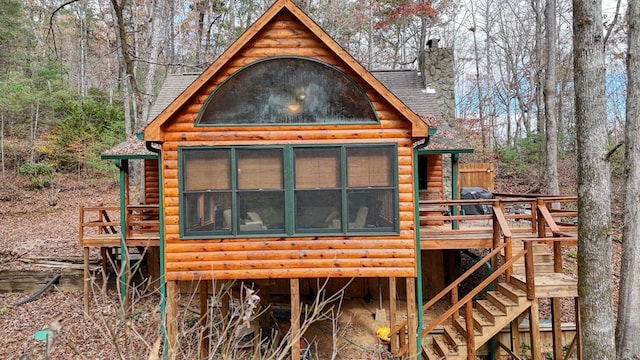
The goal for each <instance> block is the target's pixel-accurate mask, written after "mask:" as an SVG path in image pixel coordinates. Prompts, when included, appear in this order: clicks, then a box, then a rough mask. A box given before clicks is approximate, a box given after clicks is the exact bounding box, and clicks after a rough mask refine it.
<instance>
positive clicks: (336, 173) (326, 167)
mask: <svg viewBox="0 0 640 360" xmlns="http://www.w3.org/2000/svg"><path fill="white" fill-rule="evenodd" d="M397 157H398V150H397V144H396V143H388V144H380V143H373V144H369V143H366V144H337V145H333V144H331V145H317V144H316V145H315V146H310V145H281V146H221V147H211V146H193V147H184V146H181V147H179V148H178V158H179V161H178V177H179V181H178V186H179V192H180V197H179V208H180V234H181V238H183V239H207V238H212V237H213V238H228V237H264V236H273V235H278V236H322V235H326V236H335V235H337V234H358V235H367V234H370V235H381V234H398V232H399V207H398V198H399V197H398V196H399V195H398V163H397ZM297 158H299V159H300V161H299V162H296V159H297ZM213 174H218V175H219V174H224V175H223V176H213Z"/></svg>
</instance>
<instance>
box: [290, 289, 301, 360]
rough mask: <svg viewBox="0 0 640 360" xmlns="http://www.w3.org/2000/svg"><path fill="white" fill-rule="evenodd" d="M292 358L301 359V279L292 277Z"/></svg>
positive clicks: (294, 359) (293, 359) (292, 359)
mask: <svg viewBox="0 0 640 360" xmlns="http://www.w3.org/2000/svg"><path fill="white" fill-rule="evenodd" d="M290 283H291V286H290V287H291V337H290V341H291V360H300V339H302V334H300V279H291V280H290Z"/></svg>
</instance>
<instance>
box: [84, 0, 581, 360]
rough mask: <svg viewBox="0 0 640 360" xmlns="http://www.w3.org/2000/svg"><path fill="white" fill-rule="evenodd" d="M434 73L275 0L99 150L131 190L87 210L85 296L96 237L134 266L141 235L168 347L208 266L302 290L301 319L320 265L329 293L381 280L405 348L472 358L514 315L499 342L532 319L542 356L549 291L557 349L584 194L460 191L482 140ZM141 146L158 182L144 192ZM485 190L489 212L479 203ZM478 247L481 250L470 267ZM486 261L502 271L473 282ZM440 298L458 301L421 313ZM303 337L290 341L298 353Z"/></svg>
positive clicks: (394, 331)
mask: <svg viewBox="0 0 640 360" xmlns="http://www.w3.org/2000/svg"><path fill="white" fill-rule="evenodd" d="M425 87H428V84H425V79H424V76H423V74H422V72H420V71H415V70H399V71H369V70H368V69H366V68H365V67H364V66H362V65H361V64H360V63H359V62H358V61H356V60H355V59H354V58H353V57H352V56H351V55H350V54H348V53H347V52H346V51H345V50H344V49H343V48H342V47H341V46H340V45H338V44H337V43H336V42H335V41H334V40H333V39H332V38H331V37H330V36H329V35H328V34H327V33H326V32H324V31H323V30H322V28H320V27H319V26H318V25H317V24H316V23H315V22H314V21H313V20H312V19H311V18H310V17H309V16H308V15H306V14H305V13H304V12H303V11H302V10H301V9H299V8H298V7H297V6H296V5H295V4H294V3H293V2H292V1H291V0H277V1H275V3H274V4H273V5H272V6H271V7H270V8H269V9H268V10H267V11H266V12H265V13H264V14H263V15H262V16H261V17H260V18H259V19H258V20H257V21H256V22H255V23H254V24H253V25H252V26H250V27H249V28H248V29H247V30H246V31H245V32H244V33H243V34H242V35H241V36H240V37H239V38H238V39H237V40H236V41H235V42H234V43H233V44H232V45H231V46H230V47H229V48H228V49H227V50H226V51H225V52H224V53H223V54H222V55H221V56H220V57H218V58H217V59H216V60H215V61H214V62H213V63H212V64H211V65H210V66H209V67H208V68H207V69H206V70H204V71H203V72H202V73H200V74H187V75H169V76H168V77H167V80H166V81H165V84H164V86H163V87H162V90H161V91H160V94H159V95H158V98H157V100H156V103H155V105H154V108H153V110H152V114H151V119H152V120H151V122H150V123H149V124H148V125H146V127H145V128H144V130H143V132H142V133H141V134H139V135H138V136H135V137H132V138H130V139H128V140H127V141H126V142H124V143H123V144H121V145H119V146H117V147H115V148H114V149H111V150H110V151H108V152H107V153H105V154H103V158H104V159H107V160H113V161H114V162H115V163H116V165H117V166H118V168H119V169H120V190H121V191H120V206H119V207H113V208H108V207H83V208H81V209H80V246H81V247H82V249H83V251H84V257H85V278H86V280H87V281H85V311H88V307H89V299H88V296H87V294H88V293H89V289H88V286H89V281H88V279H89V278H90V273H89V268H88V265H87V264H88V259H89V249H90V248H92V247H98V248H100V249H101V253H102V256H103V263H105V264H106V260H104V259H107V258H108V257H109V256H114V255H113V254H114V253H115V252H119V253H120V254H121V261H122V264H123V268H125V267H126V265H125V264H127V263H128V258H127V256H128V254H129V250H128V249H129V248H136V247H137V248H141V249H144V250H143V251H142V252H141V253H143V254H144V255H145V257H146V264H147V267H148V274H147V276H148V279H149V281H152V282H153V281H156V282H157V283H158V284H159V288H160V291H161V292H162V293H163V294H165V295H166V296H165V297H164V298H165V299H167V300H166V304H164V305H165V307H164V308H163V311H164V313H165V315H166V334H167V336H166V339H165V340H166V345H167V348H168V352H167V354H168V357H169V358H175V356H176V354H175V351H173V350H174V349H176V348H177V347H178V346H179V344H176V343H175V339H176V332H177V328H176V323H177V321H176V320H177V316H178V315H177V313H178V306H179V305H178V303H177V300H176V299H178V295H179V293H180V291H181V289H183V288H184V287H183V286H182V285H183V284H185V283H186V284H189V283H191V284H193V283H197V284H198V286H199V289H198V290H199V291H200V293H201V294H208V293H209V292H210V291H211V289H209V288H208V284H210V283H211V282H212V281H216V282H225V281H238V280H240V281H249V282H255V283H256V284H267V285H266V287H267V288H268V289H265V293H268V294H270V296H276V295H284V296H286V297H287V298H288V301H289V302H290V308H291V314H292V315H291V331H292V333H293V334H295V333H296V332H297V331H299V327H300V324H299V317H298V318H297V320H296V317H295V316H294V314H295V313H296V312H299V311H300V304H301V301H302V298H303V297H304V296H305V295H309V294H314V293H315V292H316V291H318V288H317V286H314V285H313V284H314V282H313V281H306V280H308V279H328V283H327V291H329V292H331V291H338V290H340V289H342V287H343V286H344V285H345V284H346V283H349V286H348V287H347V288H346V290H345V291H346V292H345V294H346V295H347V296H346V298H347V299H348V298H353V297H360V298H363V297H371V296H372V295H374V296H376V295H377V293H376V291H377V289H381V288H384V289H385V291H384V293H385V294H384V297H385V299H386V304H387V306H388V313H389V318H388V327H389V329H390V331H389V332H390V334H389V349H390V351H391V352H392V353H393V354H394V356H397V357H402V358H425V359H443V358H444V359H473V358H475V356H476V351H478V350H479V349H481V347H482V346H483V345H485V344H486V343H490V342H491V340H492V339H495V338H496V337H497V336H498V334H499V333H500V332H503V331H504V329H508V330H509V331H510V338H511V339H512V340H511V344H510V345H508V346H506V345H504V344H503V343H498V345H499V346H496V345H495V344H494V346H493V348H494V350H495V348H496V347H500V348H504V351H506V352H507V353H509V354H521V351H522V349H521V348H520V343H519V341H513V339H516V338H517V339H519V337H517V336H518V333H519V331H520V330H519V329H520V327H521V323H522V320H523V319H524V318H527V317H528V319H529V324H530V325H529V326H530V331H529V332H530V334H531V356H532V358H534V359H541V350H540V348H541V346H540V336H539V329H538V313H537V312H538V310H537V309H538V305H537V304H538V299H539V298H551V299H553V300H552V306H553V310H554V311H556V313H555V314H556V316H555V317H554V322H553V324H554V336H553V346H554V350H555V351H556V353H555V354H560V355H561V354H562V346H563V344H562V342H561V340H559V339H560V336H559V335H558V334H559V330H558V329H559V324H560V322H559V320H558V316H557V311H559V308H560V303H559V299H560V298H562V297H569V298H574V299H575V298H576V296H577V290H576V282H575V280H574V279H571V278H569V277H568V276H566V275H565V274H563V273H562V251H561V250H562V246H574V245H575V243H576V236H575V233H576V231H575V225H574V224H573V223H571V222H567V221H566V219H567V218H575V216H576V211H575V210H574V209H573V208H572V207H571V204H574V203H575V199H574V198H570V197H569V198H566V197H542V196H537V197H514V196H513V195H511V194H504V198H498V197H496V199H491V200H479V201H473V202H471V201H463V200H459V199H457V194H458V189H457V188H456V180H455V174H456V166H457V162H458V159H459V157H460V155H461V154H464V153H466V152H470V151H472V149H470V148H469V147H468V145H466V143H465V142H464V141H463V139H460V137H459V136H457V135H456V134H455V132H454V131H453V130H452V129H450V128H449V126H448V125H447V123H446V122H444V121H441V119H442V118H443V114H442V113H441V112H440V110H439V109H440V108H439V106H438V103H437V101H436V100H435V99H436V98H435V95H434V94H433V92H430V91H425ZM445 155H446V156H448V157H450V159H451V165H450V167H451V171H452V173H453V179H452V188H453V190H452V196H451V199H449V200H445V199H444V197H443V187H444V180H443V173H442V172H443V168H444V167H445V166H444V164H443V163H444V161H443V159H444V156H445ZM137 160H141V161H142V162H143V164H144V167H143V168H144V170H143V171H144V177H143V178H144V186H143V187H144V191H143V192H142V195H140V196H139V198H140V199H138V201H137V202H139V204H138V203H136V204H134V201H133V200H132V199H133V198H135V197H136V196H135V194H134V192H133V191H131V189H130V188H131V186H130V184H129V177H130V176H129V175H130V169H131V162H132V161H137ZM472 203H473V204H472ZM552 203H553V204H554V206H550V204H552ZM558 204H561V206H555V205H558ZM564 204H568V205H566V206H562V205H564ZM471 205H477V206H482V207H483V208H488V209H490V211H488V212H487V213H486V214H480V215H478V214H475V215H469V214H465V212H464V211H463V209H464V208H465V206H471ZM513 209H517V210H513ZM111 211H115V212H116V215H110V214H111V213H110V212H111ZM479 223H482V224H484V225H488V226H484V227H482V226H477V225H478V224H479ZM516 223H517V224H519V226H514V224H516ZM523 223H525V224H528V225H527V226H521V225H522V224H523ZM469 224H471V226H469ZM549 246H551V247H552V248H553V254H552V255H551V256H549V254H547V250H548V249H549ZM114 249H115V251H114ZM469 249H480V250H483V251H484V253H483V255H484V256H483V257H482V256H479V257H478V258H477V259H476V260H477V262H476V263H475V264H474V265H473V266H471V267H470V268H469V269H468V270H467V271H466V272H464V273H463V274H461V275H460V274H459V272H458V271H457V270H456V266H457V265H459V263H460V255H459V254H460V252H461V251H468V250H469ZM549 263H550V265H549ZM486 264H491V266H492V267H491V268H492V270H491V271H490V273H489V275H488V276H486V277H484V278H483V279H482V281H480V283H479V284H477V286H476V287H475V288H473V290H470V291H466V292H464V293H459V288H460V284H461V283H462V282H463V281H464V280H465V279H467V278H469V277H470V276H471V275H472V274H473V273H474V272H475V271H476V270H477V269H479V268H480V267H482V266H484V265H486ZM104 267H106V265H105V266H103V268H104ZM103 271H106V269H103ZM458 275H460V276H458ZM127 276H130V274H127V273H126V272H125V271H123V272H122V281H123V282H126V278H127ZM381 284H382V286H381ZM489 285H493V288H492V289H493V290H490V291H486V289H485V288H487V287H488V286H489ZM122 288H123V296H124V297H126V293H125V292H124V291H126V287H122ZM481 293H482V294H484V295H483V298H482V299H478V297H479V296H480V294H481ZM203 299H204V300H202V303H201V312H204V311H205V309H206V306H207V305H206V304H207V300H206V296H204V297H203ZM398 300H402V301H403V302H404V303H406V307H405V308H404V310H403V312H404V314H401V313H399V310H398V309H399V307H398V303H397V301H398ZM443 300H446V301H447V302H448V303H449V304H450V306H448V307H447V309H446V310H445V311H440V312H439V313H438V314H437V316H435V319H433V321H429V322H425V321H424V319H425V314H426V313H427V312H428V311H431V309H432V308H433V307H434V305H435V304H437V303H441V302H442V301H443ZM266 301H268V297H267V298H266ZM576 305H577V302H576ZM556 330H557V332H558V333H556ZM576 339H577V340H575V339H574V343H576V344H577V346H575V348H576V349H578V353H579V339H578V337H576ZM571 347H572V348H574V344H572V345H571ZM300 351H301V349H300V346H299V344H297V343H293V344H292V351H291V358H292V359H299V358H300ZM205 352H206V351H205ZM205 355H206V354H205ZM560 355H558V356H560ZM203 356H204V355H203ZM492 356H494V357H495V352H494V353H493V355H492ZM556 358H559V357H556Z"/></svg>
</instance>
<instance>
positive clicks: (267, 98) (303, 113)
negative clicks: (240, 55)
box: [196, 57, 378, 126]
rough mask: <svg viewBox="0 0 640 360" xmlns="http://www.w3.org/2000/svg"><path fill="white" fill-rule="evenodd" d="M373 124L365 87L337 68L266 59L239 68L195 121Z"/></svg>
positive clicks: (296, 60) (311, 62) (304, 61)
mask: <svg viewBox="0 0 640 360" xmlns="http://www.w3.org/2000/svg"><path fill="white" fill-rule="evenodd" d="M353 122H357V123H371V122H378V118H377V116H376V112H375V110H374V109H373V106H372V104H371V102H370V101H369V98H368V97H367V95H366V94H365V92H364V90H363V89H362V88H361V87H360V86H359V85H358V84H357V83H355V82H354V81H353V80H352V79H350V78H349V77H347V76H346V75H345V74H344V73H343V72H341V71H340V70H338V69H336V68H334V67H332V66H329V65H327V64H324V63H321V62H318V61H315V60H311V59H304V58H283V57H277V58H270V59H267V60H262V61H259V62H256V63H253V64H251V65H249V66H247V67H245V68H242V69H240V70H238V71H237V72H236V73H235V74H234V75H232V76H231V77H230V78H229V79H227V80H226V81H225V82H223V83H222V84H221V85H220V86H219V87H218V88H217V89H216V90H215V91H214V92H213V93H212V94H211V96H209V98H208V99H207V102H206V103H205V105H204V107H203V110H202V111H201V113H200V115H199V117H198V120H197V122H196V124H197V125H206V126H209V125H233V124H240V125H252V124H336V123H353Z"/></svg>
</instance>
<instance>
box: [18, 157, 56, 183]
mask: <svg viewBox="0 0 640 360" xmlns="http://www.w3.org/2000/svg"><path fill="white" fill-rule="evenodd" d="M18 172H19V173H20V175H24V176H27V177H28V178H29V184H28V186H27V187H28V188H29V189H44V188H48V187H49V186H51V183H53V168H52V167H51V165H50V164H48V163H46V162H32V161H29V162H27V163H25V164H23V165H22V166H20V168H19V169H18Z"/></svg>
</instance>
